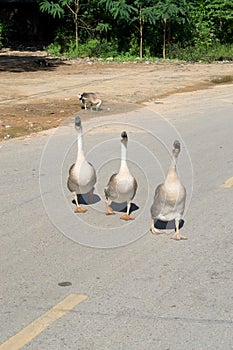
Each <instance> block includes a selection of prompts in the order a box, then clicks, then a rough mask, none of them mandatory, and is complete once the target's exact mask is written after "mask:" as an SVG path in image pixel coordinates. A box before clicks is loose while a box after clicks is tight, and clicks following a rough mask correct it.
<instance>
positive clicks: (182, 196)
mask: <svg viewBox="0 0 233 350" xmlns="http://www.w3.org/2000/svg"><path fill="white" fill-rule="evenodd" d="M179 153H180V142H179V141H177V140H176V141H175V142H174V144H173V151H172V162H171V165H170V168H169V170H168V173H167V176H166V179H165V181H164V183H163V184H160V185H158V186H157V188H156V190H155V195H154V201H153V204H152V206H151V226H150V230H151V232H152V233H153V234H157V233H160V230H158V229H156V228H155V227H154V222H155V220H156V219H157V220H161V221H171V220H175V233H174V234H173V235H172V237H171V238H172V239H175V240H180V239H186V237H185V236H182V235H181V234H180V231H179V222H180V219H181V218H182V215H183V213H184V209H185V200H186V189H185V187H184V186H183V185H182V184H181V182H180V180H179V177H178V174H177V170H176V163H177V158H178V156H179Z"/></svg>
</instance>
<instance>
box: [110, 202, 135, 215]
mask: <svg viewBox="0 0 233 350" xmlns="http://www.w3.org/2000/svg"><path fill="white" fill-rule="evenodd" d="M110 207H111V208H112V210H113V211H117V212H123V213H126V212H127V202H123V203H116V202H112V203H111V205H110ZM138 209H139V207H138V206H137V205H136V204H135V203H131V206H130V211H129V214H131V213H132V212H134V211H136V210H138Z"/></svg>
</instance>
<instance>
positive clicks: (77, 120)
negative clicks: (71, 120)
mask: <svg viewBox="0 0 233 350" xmlns="http://www.w3.org/2000/svg"><path fill="white" fill-rule="evenodd" d="M81 126H82V123H81V119H80V117H76V118H75V128H76V129H77V130H79V129H80V128H81Z"/></svg>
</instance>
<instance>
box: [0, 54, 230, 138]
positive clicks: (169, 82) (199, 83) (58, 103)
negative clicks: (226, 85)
mask: <svg viewBox="0 0 233 350" xmlns="http://www.w3.org/2000/svg"><path fill="white" fill-rule="evenodd" d="M232 68H233V64H232V63H230V62H229V63H223V62H221V63H220V62H218V63H212V64H204V63H203V64H187V63H183V62H173V63H167V62H166V63H165V62H156V63H149V62H147V63H114V62H93V61H91V60H89V59H87V60H82V61H78V60H75V61H64V60H58V59H52V58H49V57H47V56H46V53H44V52H33V53H30V52H7V53H6V52H1V53H0V109H1V114H0V140H4V139H8V138H12V137H18V136H22V135H26V134H30V133H32V132H37V131H41V130H46V129H49V128H52V127H56V126H58V125H59V124H60V123H61V122H63V121H64V120H66V119H67V118H68V117H70V116H72V115H74V114H78V113H80V111H81V106H80V104H79V101H78V98H77V93H78V92H92V91H93V92H96V93H97V94H98V96H100V98H102V99H103V106H102V110H101V111H100V112H96V111H87V112H86V111H81V114H82V118H83V119H89V118H92V117H96V116H97V115H98V116H100V117H101V116H104V115H110V114H115V113H122V112H127V111H129V110H132V109H135V108H139V107H140V106H142V104H143V102H146V101H150V100H155V101H158V100H159V99H161V98H163V97H165V96H168V95H169V94H173V93H178V92H185V91H193V90H198V89H207V88H209V87H211V86H213V85H214V83H213V82H212V80H213V79H216V78H217V80H219V77H222V76H230V77H233V69H232Z"/></svg>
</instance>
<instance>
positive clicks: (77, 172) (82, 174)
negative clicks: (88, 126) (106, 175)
mask: <svg viewBox="0 0 233 350" xmlns="http://www.w3.org/2000/svg"><path fill="white" fill-rule="evenodd" d="M75 128H76V130H77V131H78V140H77V143H78V153H77V159H76V162H75V163H74V164H72V165H71V167H70V169H69V177H68V181H67V187H68V189H69V190H70V192H72V194H73V196H74V200H75V203H76V208H75V213H85V212H86V211H87V209H86V208H83V207H81V206H80V204H79V202H78V194H84V193H88V202H90V201H91V200H92V196H93V192H94V185H95V183H96V171H95V168H94V167H93V165H92V164H91V163H89V162H88V161H87V160H86V158H85V155H84V150H83V133H82V123H81V119H80V117H76V118H75Z"/></svg>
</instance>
